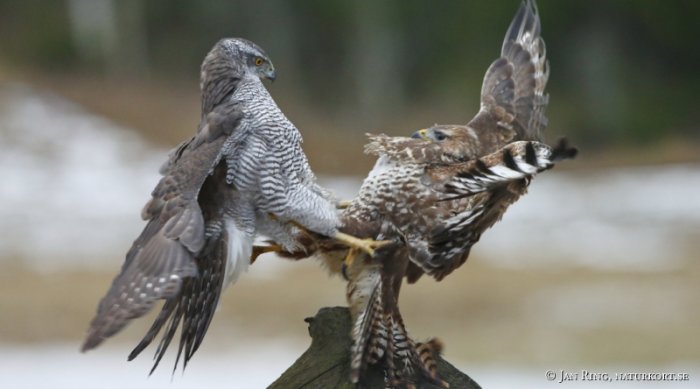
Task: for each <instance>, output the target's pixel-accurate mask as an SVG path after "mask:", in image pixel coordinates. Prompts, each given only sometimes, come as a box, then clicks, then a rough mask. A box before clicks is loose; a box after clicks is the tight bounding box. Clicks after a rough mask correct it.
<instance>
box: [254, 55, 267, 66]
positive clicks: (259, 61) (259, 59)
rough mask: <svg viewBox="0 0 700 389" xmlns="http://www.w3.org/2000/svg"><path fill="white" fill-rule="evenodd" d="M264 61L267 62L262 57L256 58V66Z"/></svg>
mask: <svg viewBox="0 0 700 389" xmlns="http://www.w3.org/2000/svg"><path fill="white" fill-rule="evenodd" d="M263 62H265V61H263V59H262V58H260V57H257V58H255V66H260V65H262V64H263Z"/></svg>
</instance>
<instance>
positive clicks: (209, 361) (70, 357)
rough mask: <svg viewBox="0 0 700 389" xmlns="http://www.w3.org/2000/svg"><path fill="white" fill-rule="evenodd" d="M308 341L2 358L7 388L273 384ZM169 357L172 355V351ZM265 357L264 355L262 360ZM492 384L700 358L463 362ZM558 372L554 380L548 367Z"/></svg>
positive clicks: (62, 349) (611, 388)
mask: <svg viewBox="0 0 700 389" xmlns="http://www.w3.org/2000/svg"><path fill="white" fill-rule="evenodd" d="M302 350H303V348H300V349H298V350H295V348H294V347H289V345H276V346H270V345H264V344H263V345H260V344H257V345H253V344H245V343H244V344H242V345H241V347H237V348H236V349H235V350H232V351H230V352H226V353H221V354H212V353H204V354H202V355H198V356H197V358H195V359H194V360H193V361H192V363H191V364H190V365H189V366H188V367H187V370H186V371H185V373H184V374H183V373H182V372H181V371H178V372H176V373H175V374H174V375H171V369H170V366H171V365H170V364H169V363H168V362H170V361H169V360H168V361H164V362H163V365H162V366H161V367H160V368H159V369H158V370H157V371H156V372H155V373H154V374H153V375H152V376H150V377H149V376H148V375H147V374H148V371H149V369H150V367H151V361H150V359H149V358H147V356H143V357H141V358H137V359H136V360H134V361H133V362H128V363H127V362H126V358H125V355H126V354H127V353H128V350H119V349H116V348H114V347H112V348H109V347H106V348H102V349H100V350H96V351H94V352H91V353H90V354H89V355H85V354H80V353H79V352H78V350H77V349H76V347H75V345H61V344H55V345H42V346H38V347H27V346H23V347H18V348H13V347H0V366H1V369H2V370H0V371H2V375H1V376H0V384H1V385H2V387H3V388H13V389H33V388H45V387H51V388H70V389H79V388H95V387H98V388H101V389H111V388H114V389H123V388H132V389H137V388H147V389H158V388H163V389H178V388H192V387H198V388H211V389H215V388H222V389H223V388H227V389H228V388H245V389H257V388H265V387H266V386H267V385H269V384H270V383H271V382H273V381H274V380H275V379H277V377H279V375H280V374H282V372H283V371H284V370H285V369H286V368H287V367H288V366H290V365H291V364H292V362H293V361H294V360H295V359H296V357H297V356H298V355H299V354H300V353H301V351H302ZM166 359H167V358H166ZM261 361H264V363H261ZM456 366H457V367H458V368H460V369H462V370H463V371H465V372H467V374H469V375H470V376H471V377H472V378H473V379H474V380H475V381H476V382H478V383H479V385H481V386H482V387H484V388H489V389H492V388H496V389H499V388H506V389H510V388H523V389H536V388H537V389H539V388H562V387H565V388H606V389H632V388H668V389H676V388H693V387H697V386H696V385H697V379H698V377H700V366H697V365H693V364H678V365H672V366H663V367H656V368H649V367H639V366H636V367H635V366H616V367H609V366H607V367H585V368H583V369H581V368H577V369H571V368H565V367H560V366H551V367H523V366H479V365H473V364H463V363H462V364H461V363H456ZM549 370H551V371H553V372H554V373H555V374H556V377H555V379H554V380H553V381H549V380H547V377H546V373H547V371H549ZM561 370H565V371H566V372H568V373H578V374H579V377H580V376H581V374H582V370H587V371H589V372H591V373H607V374H608V375H609V376H610V377H611V379H612V380H613V381H612V382H601V381H583V380H582V379H581V378H579V379H578V380H577V381H569V382H564V383H563V384H560V383H559V381H560V378H561ZM616 373H687V374H689V377H690V380H689V381H680V382H677V381H650V382H639V381H632V382H630V381H614V380H615V374H616Z"/></svg>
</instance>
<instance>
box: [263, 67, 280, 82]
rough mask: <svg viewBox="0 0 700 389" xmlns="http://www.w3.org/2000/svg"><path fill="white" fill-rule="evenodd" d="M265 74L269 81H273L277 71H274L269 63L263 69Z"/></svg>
mask: <svg viewBox="0 0 700 389" xmlns="http://www.w3.org/2000/svg"><path fill="white" fill-rule="evenodd" d="M263 74H264V75H265V78H267V79H268V80H270V81H275V79H276V78H277V73H276V72H275V68H274V67H272V65H270V66H269V67H268V68H267V69H265V71H264V72H263Z"/></svg>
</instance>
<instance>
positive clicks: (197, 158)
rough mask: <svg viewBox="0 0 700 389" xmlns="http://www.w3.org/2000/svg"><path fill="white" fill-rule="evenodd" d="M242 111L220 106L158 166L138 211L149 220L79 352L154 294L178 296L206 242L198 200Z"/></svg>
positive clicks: (145, 307) (142, 308) (147, 305)
mask: <svg viewBox="0 0 700 389" xmlns="http://www.w3.org/2000/svg"><path fill="white" fill-rule="evenodd" d="M241 116H242V113H241V111H240V109H239V107H238V106H237V104H236V103H228V104H224V105H222V106H220V107H218V108H217V109H216V110H215V111H214V112H212V113H210V114H209V115H208V116H207V119H206V122H204V123H203V124H202V126H201V128H200V131H198V133H197V135H196V136H195V137H193V138H192V139H191V140H190V141H188V142H187V143H185V144H183V145H180V146H179V147H178V148H177V149H176V150H175V152H174V153H172V154H171V156H170V158H169V161H168V163H167V164H166V165H165V166H164V167H163V168H162V172H163V173H164V176H163V178H161V180H160V182H159V183H158V185H157V186H156V188H155V189H154V190H153V192H152V198H151V200H150V201H149V202H148V203H147V204H146V206H145V207H144V209H143V211H142V217H143V218H144V219H146V220H148V224H147V225H146V227H145V228H144V230H143V232H142V233H141V235H140V236H139V237H138V238H137V239H136V240H135V241H134V244H133V245H132V247H131V249H130V250H129V252H128V253H127V255H126V260H125V262H124V265H123V266H122V269H121V272H120V273H119V275H117V277H116V278H115V279H114V281H113V282H112V285H111V287H110V289H109V290H108V292H107V294H106V295H105V297H104V298H103V299H102V301H100V304H99V306H98V309H97V315H96V316H95V318H94V319H93V320H92V322H91V323H90V328H89V330H88V335H87V337H86V339H85V342H84V343H83V346H82V350H83V351H86V350H89V349H92V348H94V347H96V346H98V345H99V344H100V343H101V342H102V341H103V340H104V339H106V338H107V337H109V336H112V335H114V334H115V333H117V332H118V331H119V330H121V329H122V328H123V327H124V326H125V325H126V324H127V323H128V322H129V321H131V320H132V319H134V318H137V317H140V316H142V315H144V314H145V313H146V312H148V311H149V310H150V309H151V307H152V306H153V304H154V303H155V302H156V301H157V300H158V299H163V298H165V299H167V298H171V297H173V296H175V295H177V293H178V292H179V291H180V288H181V286H182V282H183V279H185V278H188V277H193V276H195V275H197V264H196V261H195V255H196V254H197V253H199V252H200V251H201V250H202V248H203V247H204V245H205V227H206V226H205V219H204V216H203V214H202V209H201V208H200V204H199V203H198V201H197V199H198V196H199V192H200V189H201V188H202V185H203V184H204V182H205V180H206V179H207V177H208V176H209V175H210V173H211V172H212V171H213V169H214V167H215V166H216V164H217V163H218V161H219V160H220V159H221V155H220V153H221V147H222V146H223V144H224V142H225V141H226V139H227V138H228V135H230V134H231V133H232V132H233V131H234V130H235V128H236V127H237V125H238V123H239V122H240V119H241Z"/></svg>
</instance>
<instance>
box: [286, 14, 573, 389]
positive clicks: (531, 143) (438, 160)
mask: <svg viewBox="0 0 700 389" xmlns="http://www.w3.org/2000/svg"><path fill="white" fill-rule="evenodd" d="M548 75H549V68H548V64H547V61H546V58H545V46H544V41H543V40H542V38H541V37H540V20H539V16H538V13H537V9H536V6H535V4H534V1H530V0H526V1H523V3H522V5H521V6H520V9H519V10H518V12H517V13H516V15H515V18H514V19H513V21H512V22H511V25H510V27H509V29H508V31H507V33H506V36H505V40H504V42H503V46H502V49H501V57H500V58H498V59H497V60H495V61H494V62H493V63H492V64H491V66H490V67H489V68H488V70H487V71H486V75H485V77H484V82H483V85H482V90H481V108H480V110H479V112H478V113H477V114H476V116H475V117H474V118H473V119H472V120H471V121H470V122H469V123H467V124H466V125H435V126H433V127H430V128H427V129H422V130H419V131H417V132H416V133H414V135H413V136H412V137H410V138H409V137H389V136H386V135H379V136H371V137H370V143H369V144H368V145H367V147H366V149H365V151H366V152H367V153H369V154H372V155H376V156H377V157H378V160H377V162H376V164H375V166H374V168H373V169H372V171H371V172H370V173H369V175H368V176H367V178H366V179H365V180H364V182H363V184H362V186H361V188H360V192H359V195H358V196H357V197H356V198H355V199H354V200H353V201H352V202H350V204H349V206H348V207H347V208H346V209H345V210H344V212H343V213H342V215H341V227H340V229H341V230H342V231H344V232H345V233H348V234H350V235H353V236H358V237H365V238H373V239H377V240H387V241H390V242H392V243H390V244H388V245H386V246H384V247H382V248H379V249H378V250H377V251H376V253H375V256H374V257H369V256H367V255H365V254H363V253H358V252H357V250H355V249H352V248H351V249H347V248H345V247H341V246H338V245H337V244H335V243H334V242H333V241H328V240H323V239H307V238H308V237H306V238H305V242H306V244H307V245H308V246H309V247H307V250H306V251H307V252H309V251H311V252H314V254H315V255H316V256H320V257H321V258H322V259H323V260H324V261H325V262H326V264H327V265H328V267H329V268H330V269H331V270H333V269H335V270H336V271H340V270H341V269H342V270H343V273H344V275H345V276H346V278H347V279H348V281H349V282H348V288H347V298H348V302H349V305H350V311H351V315H352V318H353V320H354V325H353V331H352V339H353V346H352V349H351V359H350V360H351V380H352V382H354V383H360V384H361V383H362V377H363V374H364V372H365V370H366V369H367V366H368V365H370V364H380V365H381V366H382V367H383V368H384V370H385V377H386V382H387V385H388V386H389V387H414V386H415V385H422V383H424V382H426V381H427V382H428V383H431V384H433V385H438V386H443V387H447V386H448V385H447V383H446V382H444V381H442V380H441V379H440V377H439V376H438V374H437V372H436V369H435V366H436V365H435V361H434V359H433V358H434V354H435V353H437V352H439V351H440V349H441V348H442V346H441V344H440V343H439V342H438V341H436V340H431V341H429V342H426V343H416V342H414V341H413V340H412V339H411V338H410V337H409V336H408V333H407V331H406V328H405V326H404V323H403V319H402V317H401V314H400V312H399V307H398V296H399V291H400V288H401V285H402V282H403V279H404V278H406V279H407V281H408V282H409V283H413V282H416V281H417V280H418V279H419V278H420V277H421V276H422V275H423V274H428V275H430V276H432V277H433V278H435V279H436V280H438V281H439V280H442V279H443V278H444V277H446V276H447V275H449V274H450V273H451V272H452V271H454V270H455V269H456V268H458V267H459V266H461V265H462V264H463V263H464V262H465V261H466V260H467V258H468V256H469V252H470V249H471V247H472V246H473V245H474V244H475V243H476V242H477V241H478V240H479V238H480V237H481V235H482V234H483V233H484V232H485V231H486V230H487V229H488V228H490V227H491V226H493V225H494V224H495V223H496V222H497V221H499V220H500V219H501V217H502V216H503V214H504V212H505V211H506V210H507V209H508V207H509V206H510V205H511V204H513V203H514V202H515V201H517V200H518V199H519V198H520V196H522V195H523V194H525V192H526V190H527V187H528V185H529V183H530V181H531V179H532V178H533V176H534V175H536V174H537V173H539V172H542V171H544V170H547V169H549V168H551V167H553V166H554V164H555V162H557V161H559V160H561V159H566V158H573V157H574V156H575V154H576V149H573V148H570V147H569V146H568V145H567V144H566V142H564V141H561V142H560V143H559V144H558V145H557V146H556V147H555V148H552V147H550V146H548V145H546V144H544V143H542V134H541V132H542V130H543V129H544V127H545V126H546V124H547V119H546V117H545V115H544V110H545V107H546V105H547V100H548V99H547V95H546V94H544V89H545V85H546V83H547V78H548ZM311 238H313V237H311ZM288 255H290V256H294V255H295V254H294V253H288ZM296 256H297V257H299V256H303V255H296Z"/></svg>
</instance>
